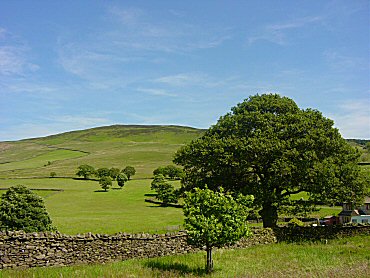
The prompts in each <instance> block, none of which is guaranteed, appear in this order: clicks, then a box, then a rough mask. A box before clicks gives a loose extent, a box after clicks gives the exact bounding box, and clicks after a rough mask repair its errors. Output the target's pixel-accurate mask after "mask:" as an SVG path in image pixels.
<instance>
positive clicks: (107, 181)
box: [99, 177, 112, 191]
mask: <svg viewBox="0 0 370 278" xmlns="http://www.w3.org/2000/svg"><path fill="white" fill-rule="evenodd" d="M99 184H100V186H101V188H103V189H104V190H105V191H108V188H109V187H111V186H112V179H111V178H110V177H102V178H101V179H100V180H99Z"/></svg>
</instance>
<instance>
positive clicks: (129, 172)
mask: <svg viewBox="0 0 370 278" xmlns="http://www.w3.org/2000/svg"><path fill="white" fill-rule="evenodd" d="M122 173H124V174H125V175H126V176H127V178H128V179H129V180H130V179H131V177H132V176H134V175H135V174H136V170H135V168H134V167H132V166H126V167H125V169H123V170H122Z"/></svg>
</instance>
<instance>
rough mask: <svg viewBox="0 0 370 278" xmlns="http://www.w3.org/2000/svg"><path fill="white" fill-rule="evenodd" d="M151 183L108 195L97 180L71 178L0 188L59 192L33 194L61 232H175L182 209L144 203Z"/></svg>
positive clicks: (6, 183) (140, 182) (133, 184)
mask: <svg viewBox="0 0 370 278" xmlns="http://www.w3.org/2000/svg"><path fill="white" fill-rule="evenodd" d="M150 182H151V180H148V179H143V180H131V181H129V182H127V183H126V184H125V186H124V187H123V189H119V187H118V186H117V185H116V184H115V186H114V187H113V188H112V189H110V190H109V191H108V192H104V191H102V190H101V188H100V186H99V183H98V182H97V181H84V180H73V179H58V178H50V179H24V180H21V179H19V180H2V181H0V187H1V188H4V187H9V186H12V185H16V184H23V185H26V186H27V187H29V188H39V189H42V188H55V189H63V190H64V191H61V192H52V193H50V191H35V193H36V194H39V193H41V194H40V195H41V196H42V197H44V200H45V206H46V209H47V211H48V212H49V214H50V216H51V218H52V221H53V224H54V225H55V226H56V227H57V228H58V230H59V231H60V232H62V233H66V234H78V233H85V232H93V233H103V234H105V233H107V234H114V233H118V232H122V231H125V232H130V233H140V232H150V233H156V232H166V231H169V230H174V229H179V226H180V225H181V224H182V221H183V216H182V210H181V209H179V208H172V207H168V208H166V207H161V206H159V205H155V204H151V203H146V202H145V201H144V199H145V198H148V196H146V194H153V193H154V192H151V190H150Z"/></svg>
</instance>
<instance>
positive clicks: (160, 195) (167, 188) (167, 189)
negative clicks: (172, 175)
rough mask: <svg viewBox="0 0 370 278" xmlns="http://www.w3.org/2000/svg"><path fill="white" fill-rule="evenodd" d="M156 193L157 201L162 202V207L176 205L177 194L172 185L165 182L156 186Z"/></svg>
mask: <svg viewBox="0 0 370 278" xmlns="http://www.w3.org/2000/svg"><path fill="white" fill-rule="evenodd" d="M156 191H157V199H158V200H160V201H162V202H163V204H164V205H167V204H176V203H177V198H178V197H177V195H178V194H177V192H176V190H175V188H174V187H173V185H172V184H170V183H168V182H166V181H165V182H162V183H160V184H158V187H157V189H156Z"/></svg>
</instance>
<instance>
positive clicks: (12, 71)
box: [0, 27, 39, 76]
mask: <svg viewBox="0 0 370 278" xmlns="http://www.w3.org/2000/svg"><path fill="white" fill-rule="evenodd" d="M0 44H1V45H0V75H6V76H12V75H23V74H25V73H27V72H33V71H36V70H38V69H39V66H38V65H36V64H34V63H32V62H30V61H29V60H28V59H27V58H26V57H27V53H28V51H29V49H28V47H27V46H26V45H25V44H24V43H23V42H22V41H20V40H19V39H18V38H16V37H15V36H13V35H12V34H11V33H9V32H8V31H7V30H6V29H4V28H1V27H0Z"/></svg>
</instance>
